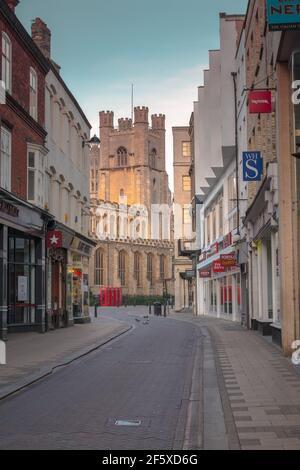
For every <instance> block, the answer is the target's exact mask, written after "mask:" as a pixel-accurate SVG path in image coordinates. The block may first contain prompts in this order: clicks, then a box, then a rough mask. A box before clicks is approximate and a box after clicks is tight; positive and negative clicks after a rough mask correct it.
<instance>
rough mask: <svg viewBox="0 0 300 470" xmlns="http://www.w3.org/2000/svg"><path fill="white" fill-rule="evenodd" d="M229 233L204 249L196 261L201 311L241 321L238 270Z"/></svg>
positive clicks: (239, 276)
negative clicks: (197, 262) (197, 261)
mask: <svg viewBox="0 0 300 470" xmlns="http://www.w3.org/2000/svg"><path fill="white" fill-rule="evenodd" d="M231 243H232V240H231V235H230V236H226V237H224V238H223V239H222V240H220V242H218V243H216V244H214V245H213V246H212V247H209V248H208V249H207V250H206V251H204V252H203V253H202V255H201V257H200V263H199V264H198V267H197V269H198V301H199V304H198V308H199V312H200V314H201V315H209V316H214V317H216V318H224V319H227V320H232V321H234V322H241V301H242V299H241V272H240V268H239V266H238V264H237V253H236V251H235V248H234V247H233V246H232V245H231Z"/></svg>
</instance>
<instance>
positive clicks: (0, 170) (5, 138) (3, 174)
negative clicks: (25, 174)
mask: <svg viewBox="0 0 300 470" xmlns="http://www.w3.org/2000/svg"><path fill="white" fill-rule="evenodd" d="M0 186H1V188H4V189H6V190H7V191H10V189H11V133H10V131H9V130H8V129H6V128H5V127H1V153H0Z"/></svg>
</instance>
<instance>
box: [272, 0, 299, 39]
mask: <svg viewBox="0 0 300 470" xmlns="http://www.w3.org/2000/svg"><path fill="white" fill-rule="evenodd" d="M267 9H268V24H269V30H270V31H288V30H294V29H300V0H267Z"/></svg>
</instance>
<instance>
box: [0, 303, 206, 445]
mask: <svg viewBox="0 0 300 470" xmlns="http://www.w3.org/2000/svg"><path fill="white" fill-rule="evenodd" d="M110 315H111V314H110ZM118 315H119V317H121V316H122V319H123V320H124V321H125V322H126V323H129V324H132V325H133V326H134V328H133V329H132V330H131V331H130V332H129V333H126V334H125V335H123V336H121V337H120V338H119V339H117V340H115V341H112V342H110V343H108V344H107V345H106V346H104V347H102V348H100V349H99V350H97V351H96V352H93V353H91V354H89V355H87V356H85V357H84V358H82V359H79V360H77V361H75V362H74V363H72V364H71V365H69V366H67V367H65V368H62V369H58V370H57V372H55V373H54V374H52V375H51V376H49V377H47V378H45V379H43V380H41V381H39V382H38V383H36V384H35V385H32V386H30V387H28V388H27V389H25V390H24V391H22V392H19V393H18V394H16V395H14V396H12V397H10V398H8V399H5V400H4V401H2V402H1V403H0V416H1V430H0V448H1V449H144V450H145V449H173V448H182V446H183V443H184V439H185V428H186V417H187V411H188V398H189V394H190V385H191V378H192V370H193V358H194V355H195V352H196V349H197V342H198V340H199V331H198V328H197V327H195V326H193V325H190V324H187V323H183V322H177V321H172V320H170V319H165V318H153V317H151V318H150V321H149V324H145V323H148V322H147V321H146V320H145V319H144V313H140V314H139V313H138V312H132V311H131V312H129V313H128V314H127V315H126V316H124V315H125V314H124V312H123V313H122V314H117V313H115V316H116V317H117V316H118ZM117 420H124V421H126V420H128V421H130V420H133V423H132V424H138V425H136V426H133V425H132V426H126V425H125V426H123V425H122V424H123V423H120V424H121V425H120V426H118V425H117V424H116V421H117ZM124 424H126V423H124ZM127 424H128V423H127Z"/></svg>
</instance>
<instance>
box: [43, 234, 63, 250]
mask: <svg viewBox="0 0 300 470" xmlns="http://www.w3.org/2000/svg"><path fill="white" fill-rule="evenodd" d="M46 244H47V248H48V249H50V248H62V232H60V231H59V230H53V231H52V232H48V233H47V237H46Z"/></svg>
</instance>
